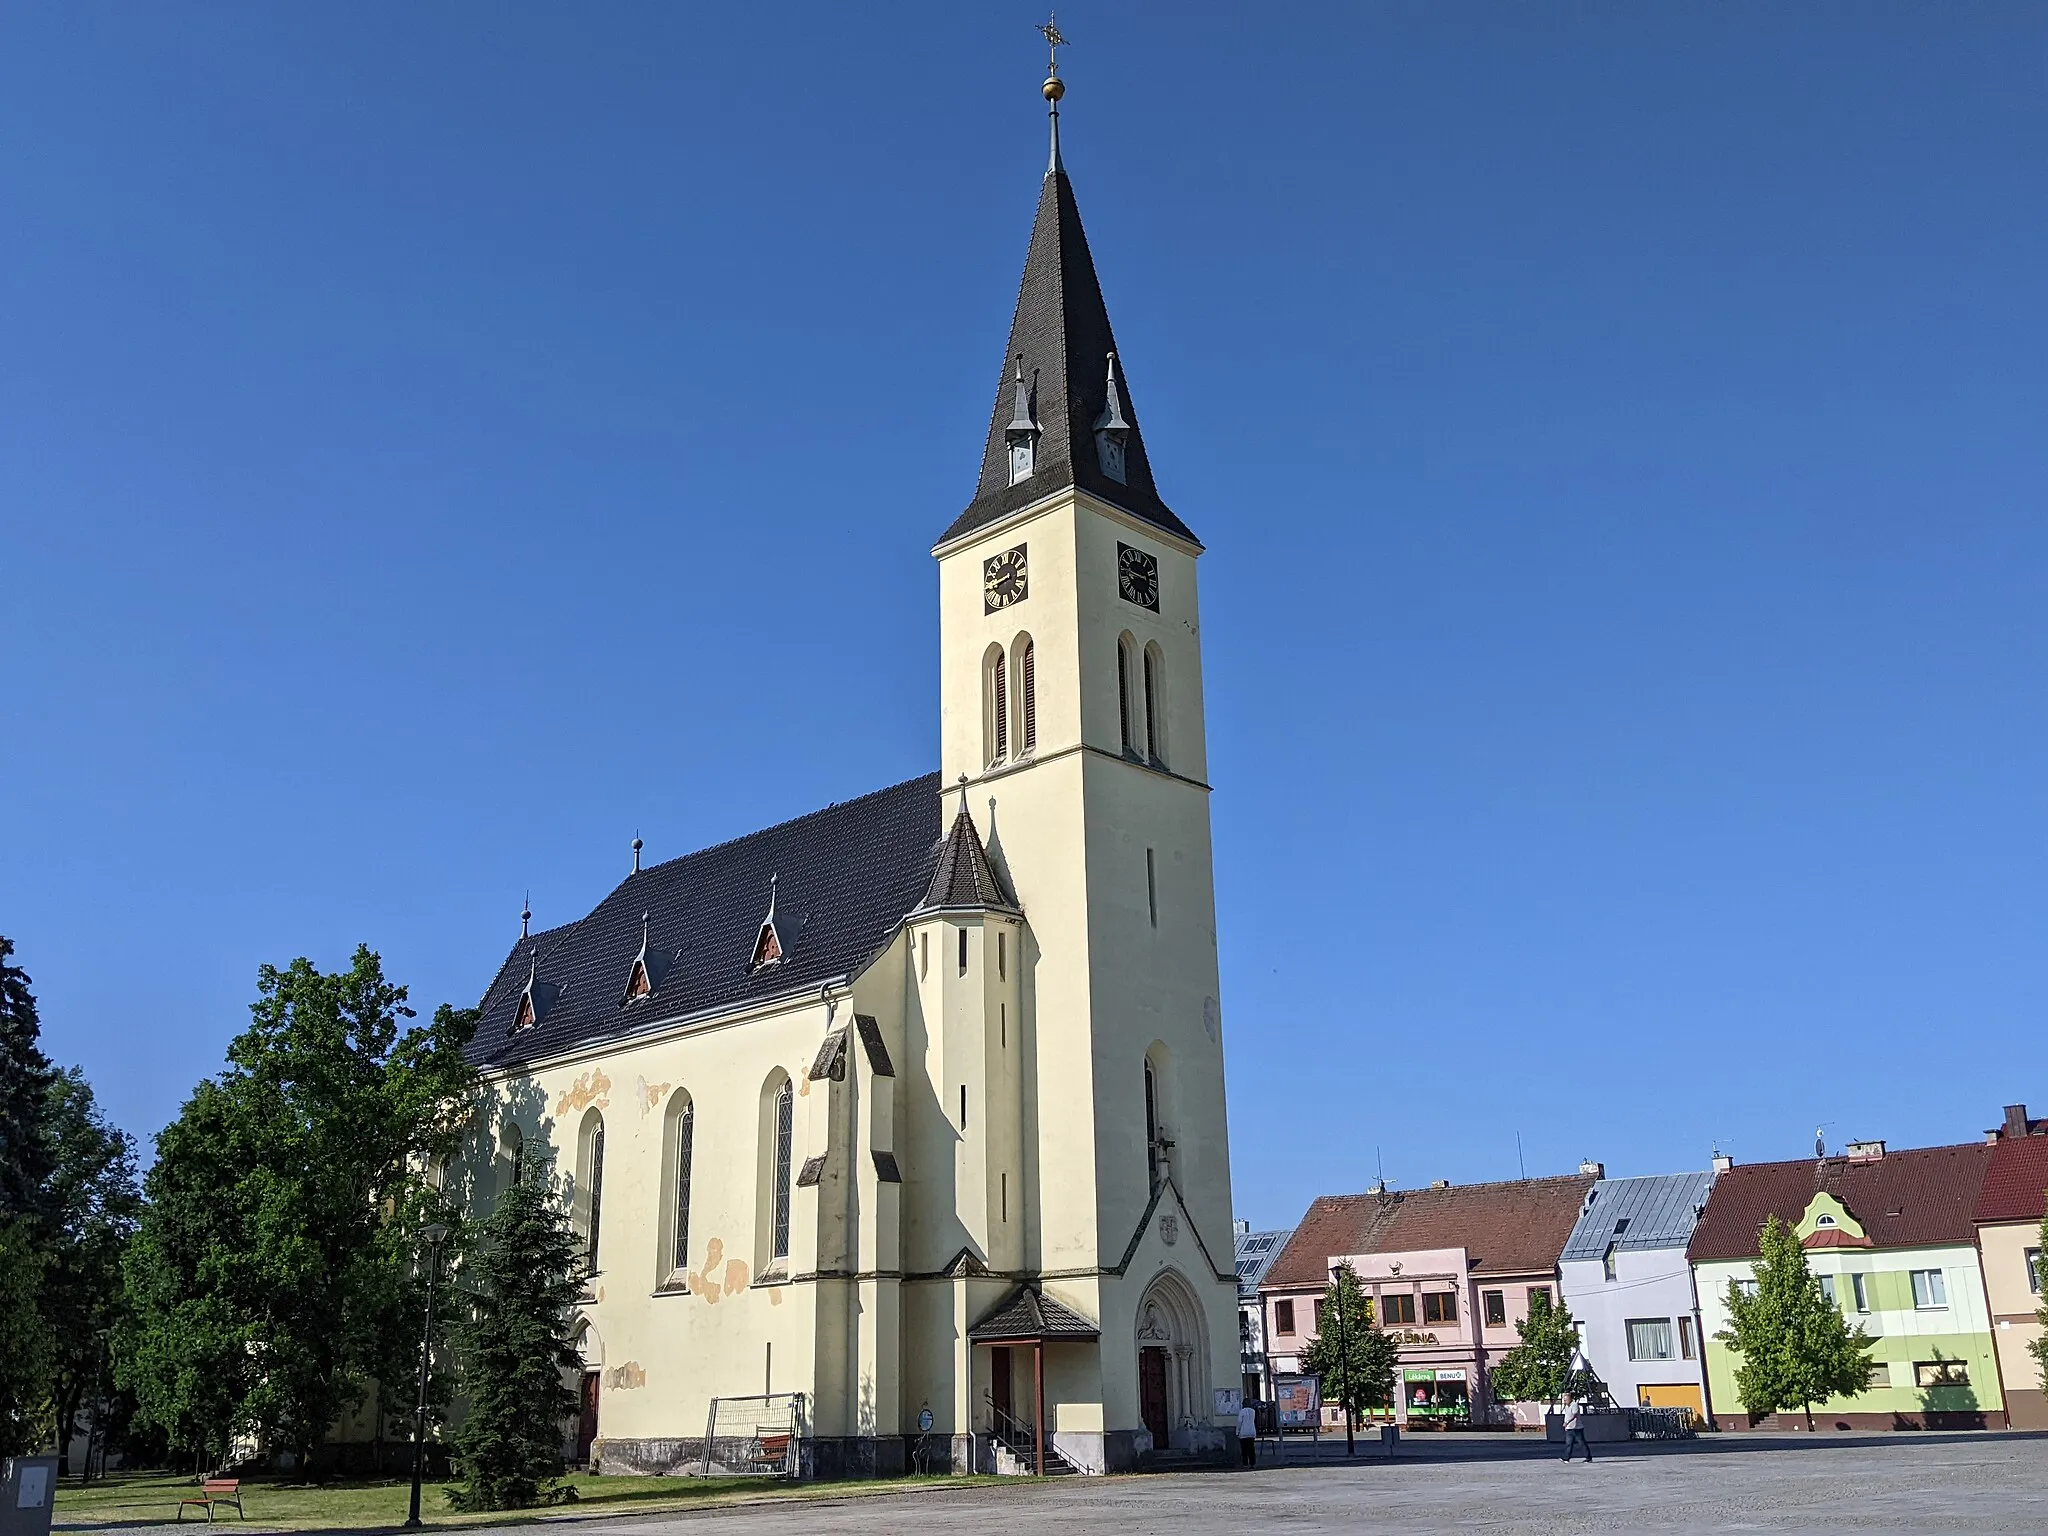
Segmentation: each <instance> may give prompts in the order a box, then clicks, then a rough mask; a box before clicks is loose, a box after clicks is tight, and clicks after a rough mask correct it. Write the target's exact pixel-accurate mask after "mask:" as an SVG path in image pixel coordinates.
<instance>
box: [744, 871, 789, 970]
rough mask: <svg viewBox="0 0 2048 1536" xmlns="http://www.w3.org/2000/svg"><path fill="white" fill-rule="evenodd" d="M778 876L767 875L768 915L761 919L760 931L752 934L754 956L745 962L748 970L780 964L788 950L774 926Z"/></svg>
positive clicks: (765, 968)
mask: <svg viewBox="0 0 2048 1536" xmlns="http://www.w3.org/2000/svg"><path fill="white" fill-rule="evenodd" d="M777 878H778V877H776V876H774V875H770V876H769V877H768V915H767V916H766V917H764V918H762V919H761V929H760V932H758V933H757V934H755V935H754V957H753V959H751V960H749V961H748V962H747V969H748V970H750V971H765V970H767V969H768V967H769V966H771V965H780V964H782V962H783V959H784V957H785V956H786V955H787V953H788V951H787V950H786V949H785V947H784V946H783V942H782V933H781V930H780V929H778V928H777V927H776V926H775V884H776V880H777Z"/></svg>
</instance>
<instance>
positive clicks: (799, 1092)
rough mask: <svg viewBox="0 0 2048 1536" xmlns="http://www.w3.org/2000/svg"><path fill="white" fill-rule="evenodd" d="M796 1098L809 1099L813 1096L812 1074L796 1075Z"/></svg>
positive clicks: (802, 1073) (801, 1073) (800, 1073)
mask: <svg viewBox="0 0 2048 1536" xmlns="http://www.w3.org/2000/svg"><path fill="white" fill-rule="evenodd" d="M796 1096H797V1097H798V1098H800V1099H807V1098H809V1097H810V1096H811V1074H810V1073H808V1072H799V1073H797V1074H796Z"/></svg>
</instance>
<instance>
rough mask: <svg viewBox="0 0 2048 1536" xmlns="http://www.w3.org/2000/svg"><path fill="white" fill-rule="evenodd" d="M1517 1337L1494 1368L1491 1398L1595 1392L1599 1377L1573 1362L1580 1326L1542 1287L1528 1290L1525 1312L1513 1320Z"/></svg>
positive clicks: (1532, 1399)
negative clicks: (1517, 1319) (1524, 1314)
mask: <svg viewBox="0 0 2048 1536" xmlns="http://www.w3.org/2000/svg"><path fill="white" fill-rule="evenodd" d="M1515 1333H1516V1335H1517V1337H1518V1338H1519V1340H1520V1342H1519V1343H1517V1344H1516V1345H1515V1347H1514V1348H1513V1349H1511V1350H1509V1351H1508V1352H1507V1353H1506V1354H1505V1355H1503V1356H1501V1361H1500V1364H1499V1365H1496V1366H1495V1367H1494V1368H1493V1376H1492V1386H1491V1390H1492V1392H1493V1398H1494V1401H1495V1402H1501V1403H1554V1402H1558V1401H1559V1400H1561V1399H1563V1398H1565V1397H1568V1396H1585V1397H1595V1398H1597V1397H1598V1396H1599V1395H1600V1388H1599V1383H1598V1380H1597V1379H1596V1378H1595V1377H1594V1376H1593V1373H1592V1372H1591V1371H1589V1370H1586V1369H1584V1368H1583V1367H1581V1368H1580V1369H1579V1370H1578V1371H1576V1372H1574V1371H1573V1369H1572V1361H1573V1359H1574V1358H1576V1357H1577V1355H1578V1352H1579V1325H1578V1324H1577V1323H1575V1322H1573V1321H1572V1309H1571V1308H1570V1307H1568V1306H1566V1305H1565V1304H1564V1303H1563V1302H1561V1301H1560V1302H1552V1301H1551V1299H1550V1293H1549V1292H1548V1291H1547V1290H1541V1291H1532V1292H1531V1293H1530V1295H1529V1315H1528V1316H1527V1317H1525V1318H1523V1319H1522V1320H1521V1321H1520V1322H1518V1323H1516V1324H1515Z"/></svg>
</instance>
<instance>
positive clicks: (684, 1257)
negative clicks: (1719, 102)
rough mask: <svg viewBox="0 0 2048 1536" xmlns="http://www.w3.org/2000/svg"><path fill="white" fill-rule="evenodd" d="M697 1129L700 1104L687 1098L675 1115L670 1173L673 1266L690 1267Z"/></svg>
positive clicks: (671, 1265)
mask: <svg viewBox="0 0 2048 1536" xmlns="http://www.w3.org/2000/svg"><path fill="white" fill-rule="evenodd" d="M696 1129H697V1106H696V1105H695V1104H694V1103H692V1102H691V1101H689V1100H688V1099H685V1100H684V1101H683V1107H682V1110H681V1111H680V1112H679V1113H678V1114H677V1115H676V1118H675V1152H674V1154H673V1165H672V1167H673V1171H672V1173H671V1174H670V1177H672V1178H673V1179H674V1180H675V1199H674V1200H673V1201H671V1202H670V1206H669V1220H670V1221H671V1222H672V1223H673V1228H674V1229H673V1230H672V1231H671V1232H670V1233H669V1267H670V1268H671V1269H678V1270H686V1269H688V1268H689V1267H690V1162H691V1159H692V1157H693V1156H694V1153H695V1150H696V1149H695V1147H694V1145H693V1143H694V1142H695V1140H696Z"/></svg>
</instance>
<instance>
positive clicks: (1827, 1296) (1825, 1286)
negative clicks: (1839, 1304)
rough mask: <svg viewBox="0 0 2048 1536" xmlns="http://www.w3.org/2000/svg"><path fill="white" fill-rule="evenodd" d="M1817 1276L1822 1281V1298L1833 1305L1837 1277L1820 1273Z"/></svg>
mask: <svg viewBox="0 0 2048 1536" xmlns="http://www.w3.org/2000/svg"><path fill="white" fill-rule="evenodd" d="M1815 1278H1816V1279H1818V1280H1819V1281H1820V1294H1821V1297H1822V1299H1823V1300H1825V1301H1826V1302H1827V1304H1828V1305H1829V1306H1831V1307H1832V1306H1833V1305H1834V1304H1835V1277H1834V1276H1833V1275H1819V1276H1816V1277H1815Z"/></svg>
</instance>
